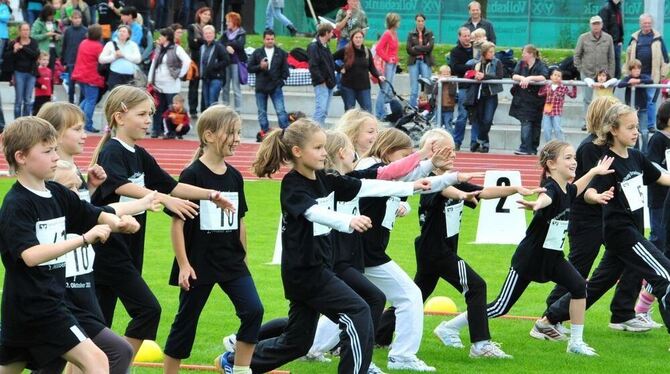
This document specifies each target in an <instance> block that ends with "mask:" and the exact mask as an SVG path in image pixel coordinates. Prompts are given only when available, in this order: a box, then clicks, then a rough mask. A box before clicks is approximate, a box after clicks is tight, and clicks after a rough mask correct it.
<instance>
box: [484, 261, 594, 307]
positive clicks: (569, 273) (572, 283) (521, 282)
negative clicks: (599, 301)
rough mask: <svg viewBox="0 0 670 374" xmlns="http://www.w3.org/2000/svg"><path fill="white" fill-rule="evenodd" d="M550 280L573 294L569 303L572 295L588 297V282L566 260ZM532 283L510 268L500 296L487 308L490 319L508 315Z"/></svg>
mask: <svg viewBox="0 0 670 374" xmlns="http://www.w3.org/2000/svg"><path fill="white" fill-rule="evenodd" d="M549 278H550V280H551V281H552V282H555V283H556V284H560V285H561V286H563V287H565V288H566V289H568V291H569V292H571V293H572V294H566V296H567V299H568V303H569V302H570V299H571V298H573V297H571V296H572V295H574V299H583V298H585V297H586V281H585V280H584V278H583V277H582V276H581V275H579V273H578V272H577V270H576V269H575V267H574V266H572V265H571V264H570V263H569V262H568V261H566V260H565V259H564V258H561V259H560V260H559V261H557V262H556V266H554V270H553V274H551V275H550V277H549ZM530 282H532V280H531V279H529V278H526V277H524V276H523V275H522V274H519V273H518V272H517V271H516V270H514V268H510V269H509V273H507V278H506V279H505V283H503V286H502V289H501V290H500V294H499V295H498V297H496V299H495V300H493V302H491V303H490V304H489V305H488V306H487V309H486V312H487V314H488V316H489V318H496V317H500V316H502V315H504V314H507V312H509V310H510V309H511V308H512V306H514V304H515V303H516V301H517V300H519V298H520V297H521V295H522V294H523V292H524V291H525V290H526V287H528V285H529V284H530Z"/></svg>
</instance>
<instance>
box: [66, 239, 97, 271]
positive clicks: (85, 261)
mask: <svg viewBox="0 0 670 374" xmlns="http://www.w3.org/2000/svg"><path fill="white" fill-rule="evenodd" d="M77 237H79V236H78V235H73V234H67V238H68V239H72V238H77ZM94 259H95V251H94V250H93V246H92V245H90V244H89V245H87V246H85V247H84V246H82V247H77V248H76V249H75V250H74V251H70V252H68V253H66V254H65V276H66V277H68V278H71V277H76V276H79V275H84V274H88V273H91V272H92V271H93V260H94Z"/></svg>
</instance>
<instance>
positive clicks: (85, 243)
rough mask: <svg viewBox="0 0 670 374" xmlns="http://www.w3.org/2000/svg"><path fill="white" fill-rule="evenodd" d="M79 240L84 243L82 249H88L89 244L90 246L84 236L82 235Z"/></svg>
mask: <svg viewBox="0 0 670 374" xmlns="http://www.w3.org/2000/svg"><path fill="white" fill-rule="evenodd" d="M81 240H82V241H83V242H84V245H83V247H88V246H89V244H91V243H89V242H87V241H86V236H84V235H82V236H81Z"/></svg>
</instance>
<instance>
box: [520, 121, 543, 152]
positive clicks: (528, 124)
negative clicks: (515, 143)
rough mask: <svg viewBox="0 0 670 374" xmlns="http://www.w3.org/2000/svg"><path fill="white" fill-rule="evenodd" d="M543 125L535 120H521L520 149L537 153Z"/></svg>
mask: <svg viewBox="0 0 670 374" xmlns="http://www.w3.org/2000/svg"><path fill="white" fill-rule="evenodd" d="M541 129H542V128H541V125H540V123H538V122H534V121H521V145H520V146H519V150H520V151H521V152H526V153H530V154H537V146H538V144H537V143H538V141H537V140H536V139H539V138H540V132H541Z"/></svg>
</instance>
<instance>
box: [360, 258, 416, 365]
mask: <svg viewBox="0 0 670 374" xmlns="http://www.w3.org/2000/svg"><path fill="white" fill-rule="evenodd" d="M365 277H367V278H368V279H369V280H370V282H372V283H373V284H374V285H375V286H377V287H378V288H379V289H380V290H381V291H382V292H383V293H384V295H386V300H387V301H388V302H389V303H390V304H391V305H392V306H394V307H395V308H396V309H395V333H396V335H395V338H394V339H393V343H392V344H391V350H390V351H389V357H409V356H415V355H416V353H417V352H418V351H419V347H420V346H421V337H422V335H423V299H422V297H421V290H420V289H419V287H417V285H416V284H414V281H413V280H412V279H411V278H410V277H409V276H408V275H407V273H405V271H404V270H402V269H401V268H400V266H398V264H396V263H395V261H393V260H391V261H389V262H387V263H385V264H383V265H379V266H373V267H367V268H365Z"/></svg>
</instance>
